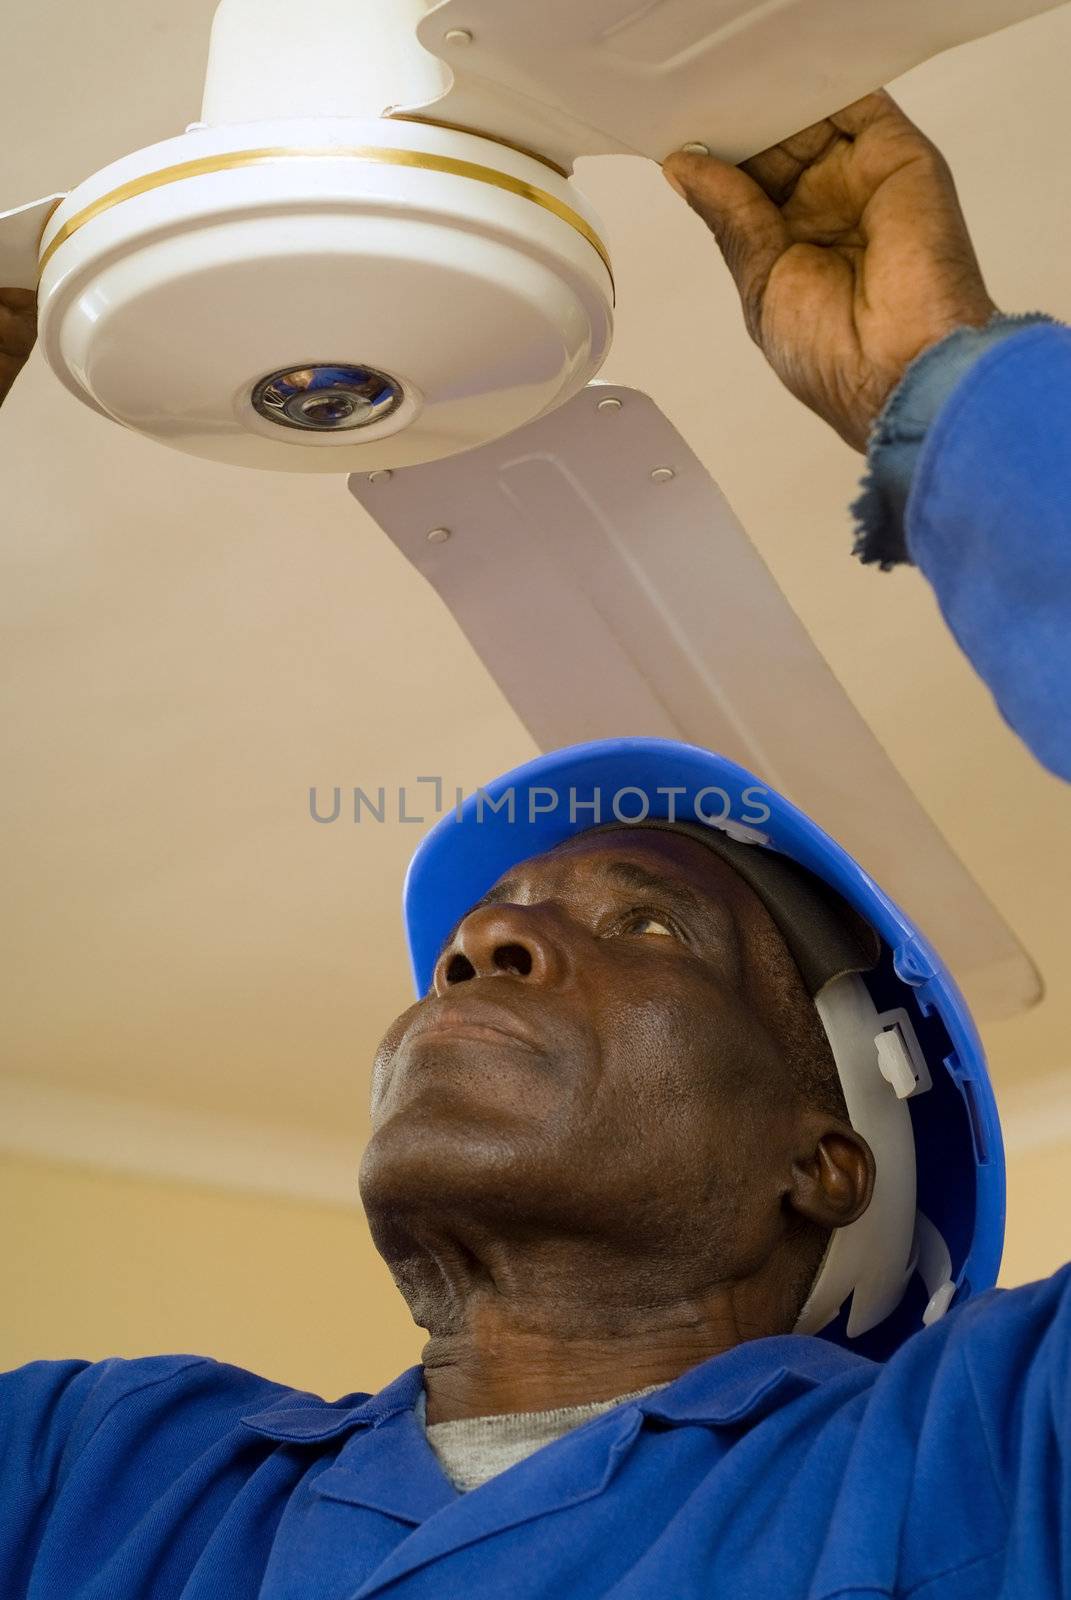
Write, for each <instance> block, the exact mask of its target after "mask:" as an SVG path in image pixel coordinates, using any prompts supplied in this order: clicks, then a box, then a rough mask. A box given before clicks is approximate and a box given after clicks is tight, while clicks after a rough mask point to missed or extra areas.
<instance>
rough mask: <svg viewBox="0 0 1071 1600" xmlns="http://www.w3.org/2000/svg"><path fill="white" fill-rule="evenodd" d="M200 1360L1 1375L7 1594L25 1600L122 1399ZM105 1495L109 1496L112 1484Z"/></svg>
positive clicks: (0, 1578) (0, 1561) (1, 1550)
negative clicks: (49, 1537)
mask: <svg viewBox="0 0 1071 1600" xmlns="http://www.w3.org/2000/svg"><path fill="white" fill-rule="evenodd" d="M204 1364H205V1363H204V1360H203V1358H202V1357H199V1356H149V1357H145V1358H144V1359H142V1360H137V1361H124V1360H120V1359H114V1360H110V1361H98V1362H88V1361H31V1362H30V1363H29V1364H28V1365H27V1366H24V1367H18V1368H16V1369H15V1370H14V1371H13V1372H5V1373H0V1505H2V1506H3V1514H2V1515H0V1595H2V1596H3V1597H4V1600H20V1597H21V1596H23V1595H25V1594H27V1593H28V1592H29V1584H30V1575H31V1573H32V1571H33V1568H34V1562H35V1558H36V1555H37V1551H38V1548H39V1546H40V1544H41V1540H42V1538H43V1536H44V1533H45V1528H46V1525H47V1523H48V1520H49V1517H50V1516H51V1514H52V1511H53V1508H54V1506H55V1505H56V1503H57V1501H58V1499H59V1498H60V1496H61V1495H62V1494H63V1491H64V1488H65V1486H66V1485H67V1484H68V1483H69V1482H70V1480H71V1476H72V1473H75V1472H76V1471H77V1466H78V1461H79V1458H80V1457H81V1455H82V1453H83V1451H84V1450H85V1448H86V1446H87V1445H88V1443H89V1441H90V1440H91V1439H92V1438H93V1436H94V1435H95V1434H96V1433H97V1431H98V1429H99V1428H100V1427H101V1425H102V1424H103V1423H104V1422H105V1419H106V1418H107V1417H108V1415H109V1413H110V1412H111V1411H112V1409H113V1408H114V1406H115V1405H117V1404H118V1402H119V1401H120V1400H122V1399H124V1398H126V1397H127V1396H130V1395H132V1394H136V1393H139V1392H142V1391H144V1390H145V1389H147V1388H150V1387H151V1386H153V1385H156V1384H160V1383H164V1382H167V1381H168V1380H170V1379H172V1378H174V1377H175V1376H176V1375H177V1374H178V1373H180V1372H183V1371H186V1370H187V1369H188V1368H190V1367H191V1366H200V1365H204ZM102 1492H103V1493H105V1494H107V1492H108V1490H107V1486H104V1488H103V1490H102Z"/></svg>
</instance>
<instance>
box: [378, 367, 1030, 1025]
mask: <svg viewBox="0 0 1071 1600" xmlns="http://www.w3.org/2000/svg"><path fill="white" fill-rule="evenodd" d="M349 486H350V490H351V492H352V493H353V494H354V496H355V497H356V499H357V500H358V501H359V502H360V503H361V505H362V506H364V507H365V509H366V510H367V511H368V512H369V513H370V514H371V515H372V516H373V517H374V518H375V520H376V521H377V522H378V523H379V525H380V526H381V527H382V528H383V529H384V531H385V532H386V533H387V535H388V536H389V538H390V539H391V540H392V541H393V542H394V544H396V545H397V547H398V548H399V550H401V551H402V553H403V554H404V555H405V556H406V557H407V558H408V559H409V560H410V561H411V562H412V563H413V565H414V566H415V567H416V568H417V570H418V571H419V572H421V573H423V575H424V576H425V577H426V578H427V579H428V581H429V582H430V583H431V584H432V586H433V587H434V588H435V589H436V590H437V592H438V593H439V595H440V596H441V597H442V599H443V600H444V601H445V602H446V605H447V606H448V607H449V609H450V611H452V612H453V614H454V617H455V618H456V620H457V622H458V624H459V625H460V627H461V629H462V631H463V632H464V633H465V634H466V636H467V637H468V639H469V641H470V642H471V644H472V645H473V647H474V649H475V650H476V652H477V654H478V655H479V656H480V658H481V659H482V660H483V662H484V664H485V665H486V666H487V668H488V670H489V671H490V672H491V674H492V675H493V676H494V678H495V679H496V680H497V682H498V684H499V686H500V688H501V689H502V691H503V693H504V694H505V696H506V698H507V699H508V700H509V702H510V704H511V705H512V706H513V708H514V710H515V711H516V712H517V714H518V716H519V717H520V718H521V720H522V722H524V724H525V725H526V727H527V728H528V729H529V731H530V732H531V734H532V736H533V738H534V739H535V740H536V741H537V742H538V743H539V744H540V745H541V746H542V747H543V748H544V749H553V748H555V747H557V746H559V745H565V744H573V743H576V742H578V741H582V740H587V739H599V738H610V737H619V736H621V735H623V734H642V735H653V736H660V737H663V738H670V739H683V740H686V741H688V742H690V743H692V744H698V745H705V746H707V747H708V748H711V749H715V750H718V751H719V752H721V753H722V754H724V755H726V756H729V757H730V758H731V759H732V760H734V761H738V762H740V763H741V764H742V765H743V766H745V767H747V768H750V769H751V770H753V771H754V772H756V773H757V774H758V775H759V777H760V778H761V779H762V781H764V782H768V783H770V784H771V785H772V786H773V787H775V788H777V789H780V790H782V791H783V792H784V793H785V794H787V795H788V796H789V798H790V799H792V800H793V801H794V802H795V803H796V804H797V805H799V806H801V807H802V808H803V810H804V811H806V812H808V813H809V814H810V815H811V816H812V817H814V819H815V820H816V821H817V822H818V823H820V824H821V826H822V827H824V828H825V829H826V830H827V831H828V832H829V833H831V834H832V835H833V836H834V837H835V838H836V839H838V840H839V841H840V843H841V844H842V845H844V847H845V848H846V849H847V850H849V851H851V853H852V854H853V855H854V856H855V857H856V858H857V859H858V860H859V861H860V862H861V863H862V864H863V866H864V867H865V868H866V869H867V871H868V872H870V873H871V874H872V875H873V876H874V877H875V878H876V879H877V881H878V882H879V883H880V884H882V885H883V887H884V888H885V889H886V890H887V891H888V892H889V893H890V894H891V895H892V896H893V898H894V899H896V900H897V901H899V903H900V904H901V905H902V906H903V907H904V909H905V910H906V911H907V912H908V914H909V915H911V916H913V917H914V918H916V920H917V921H918V923H919V924H920V926H921V927H922V928H923V930H924V931H925V932H926V934H927V935H928V937H929V938H930V939H931V940H932V941H933V943H934V945H935V946H936V948H937V949H938V950H939V951H940V952H941V954H942V956H943V957H944V959H945V960H946V961H947V962H948V963H949V965H950V966H951V968H952V970H953V972H954V973H955V975H956V978H957V980H958V981H959V983H960V984H961V986H962V987H963V989H964V991H965V992H966V994H967V995H968V997H969V998H970V999H971V1001H972V1002H973V1004H974V1005H975V1007H976V1008H977V1010H978V1012H979V1013H980V1014H981V1015H983V1016H986V1017H1005V1016H1011V1015H1014V1014H1015V1013H1016V1012H1018V1011H1021V1010H1023V1009H1025V1008H1026V1007H1027V1006H1030V1005H1031V1004H1033V1003H1034V1002H1035V1001H1036V1000H1037V999H1039V998H1040V993H1041V987H1040V981H1039V978H1038V974H1037V972H1036V970H1035V968H1034V966H1033V963H1032V962H1031V960H1030V957H1029V956H1028V955H1027V954H1026V952H1025V951H1024V950H1023V948H1022V947H1021V945H1020V944H1019V943H1018V941H1017V940H1016V938H1015V936H1014V935H1013V934H1012V932H1011V930H1010V929H1009V928H1008V926H1007V925H1006V923H1005V922H1004V921H1003V919H1002V918H1001V916H1000V915H999V913H998V912H997V911H996V910H995V908H994V907H993V906H992V905H991V904H990V902H989V901H988V900H987V899H986V897H985V895H984V894H983V892H982V890H981V889H980V888H979V887H978V885H977V884H976V883H975V882H974V880H973V879H972V878H971V877H970V875H969V874H968V872H967V870H966V868H965V867H964V866H963V864H962V862H961V861H960V860H959V859H958V858H957V856H956V855H955V854H954V853H953V851H952V849H951V848H950V846H949V845H948V843H947V842H946V840H945V839H944V838H943V837H942V835H941V834H940V833H939V832H938V830H937V828H936V826H935V824H934V823H933V821H932V820H931V819H930V817H929V816H928V815H927V813H926V812H925V811H924V810H923V808H922V806H921V805H920V804H919V802H918V800H916V798H915V796H914V795H913V794H912V792H911V790H910V789H909V788H908V786H907V784H906V783H905V781H904V779H903V778H902V777H901V776H900V774H899V772H898V771H897V770H896V768H895V767H894V766H893V764H892V762H891V761H890V760H889V758H888V756H887V755H886V754H885V752H884V750H883V749H882V748H881V746H880V745H879V743H878V741H877V740H876V739H875V737H874V735H873V734H872V733H871V731H870V729H869V727H868V726H867V724H866V723H865V722H864V721H863V719H862V717H861V716H860V715H859V713H858V711H856V709H855V707H854V706H853V704H852V702H851V701H850V700H849V699H848V696H847V695H846V694H845V692H844V690H843V689H842V688H841V686H840V684H839V683H838V681H837V679H836V678H835V677H834V676H833V673H832V672H831V671H830V669H829V667H828V666H827V665H826V663H825V661H824V660H823V658H822V656H821V655H820V654H819V653H818V651H817V649H816V648H815V646H814V644H813V643H812V642H811V639H810V637H809V635H808V634H807V632H806V631H805V629H804V628H803V626H802V624H801V623H800V621H799V619H798V618H797V616H796V614H795V612H794V611H793V610H792V608H791V607H790V606H789V604H788V602H787V600H786V599H785V598H784V596H783V595H782V593H781V591H780V589H779V588H778V587H777V585H776V583H775V582H774V580H773V578H772V577H771V575H770V573H769V571H768V569H767V568H766V566H765V565H764V563H763V561H762V559H761V558H760V556H759V555H758V553H757V551H756V550H755V548H754V546H753V545H752V544H751V542H750V540H749V539H748V538H747V535H746V534H745V533H744V530H743V528H742V527H741V525H740V523H739V522H738V521H737V519H736V517H735V516H734V515H733V513H732V511H731V509H730V507H729V505H728V504H727V502H726V500H725V498H724V496H723V495H722V494H721V492H720V490H719V489H718V487H717V485H716V484H715V483H714V482H713V480H712V479H711V477H710V475H709V474H708V473H707V471H706V469H705V467H704V466H703V464H702V463H701V462H700V461H699V460H698V458H697V457H696V456H695V455H694V454H693V453H692V451H691V450H690V449H689V448H688V446H687V444H686V443H685V442H684V440H683V439H682V438H681V436H680V434H679V433H677V431H676V429H675V428H673V426H672V425H671V424H670V423H669V422H668V421H667V419H666V418H665V417H664V416H663V415H662V413H661V412H660V411H659V410H658V408H657V406H656V405H655V403H654V401H653V400H651V399H649V398H648V397H647V396H646V395H644V394H642V393H640V392H638V391H637V390H634V389H627V388H620V387H617V386H615V385H611V384H602V383H595V384H591V385H589V386H588V387H587V388H586V389H583V390H581V392H580V393H579V394H578V395H576V396H575V397H574V398H573V399H572V400H569V401H567V402H566V404H565V405H563V406H561V407H560V408H559V409H558V410H556V411H554V412H552V413H550V415H548V416H544V417H541V418H540V419H539V420H538V421H537V422H534V423H532V424H530V425H529V426H528V427H526V428H522V429H520V430H519V431H518V432H516V433H513V434H510V435H509V436H507V437H506V438H504V439H500V440H497V441H495V442H494V443H492V444H488V445H483V446H481V447H480V448H479V449H478V450H473V451H470V452H469V453H468V454H466V455H464V456H460V457H453V458H451V459H449V460H446V461H436V462H433V463H431V464H429V465H427V466H416V467H405V468H402V469H400V470H398V471H396V472H394V473H393V474H390V473H375V474H372V475H368V474H363V473H362V474H354V475H353V476H352V477H351V478H350V480H349ZM436 529H439V530H442V529H448V530H450V536H449V537H446V538H444V537H442V535H441V534H440V537H439V539H437V540H429V537H428V534H429V531H431V530H436Z"/></svg>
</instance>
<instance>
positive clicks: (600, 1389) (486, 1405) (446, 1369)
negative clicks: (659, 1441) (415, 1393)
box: [424, 1297, 748, 1424]
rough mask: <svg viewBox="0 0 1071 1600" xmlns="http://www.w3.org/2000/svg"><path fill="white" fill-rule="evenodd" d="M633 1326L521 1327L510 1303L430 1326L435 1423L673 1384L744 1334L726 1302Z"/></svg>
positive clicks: (642, 1319)
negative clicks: (455, 1326) (602, 1330)
mask: <svg viewBox="0 0 1071 1600" xmlns="http://www.w3.org/2000/svg"><path fill="white" fill-rule="evenodd" d="M660 1309H661V1316H658V1317H656V1316H655V1315H653V1314H652V1312H651V1311H649V1310H648V1311H645V1312H644V1313H642V1315H639V1316H637V1318H636V1324H635V1326H634V1327H632V1328H631V1329H629V1328H625V1327H619V1328H617V1329H616V1330H615V1331H614V1332H613V1333H612V1334H610V1335H608V1336H605V1337H599V1336H594V1335H592V1334H591V1333H590V1332H589V1331H585V1332H583V1333H580V1332H576V1331H574V1330H572V1329H571V1328H570V1327H569V1319H568V1318H567V1317H561V1318H560V1319H559V1326H558V1327H557V1328H549V1327H546V1326H541V1327H539V1328H533V1327H531V1326H524V1325H523V1323H521V1322H519V1321H518V1320H517V1319H516V1318H515V1317H514V1316H513V1315H511V1313H510V1309H509V1308H504V1307H501V1306H499V1307H496V1308H494V1309H489V1308H487V1307H481V1308H480V1309H479V1310H477V1311H475V1312H474V1315H473V1316H472V1318H471V1319H470V1321H469V1325H468V1326H467V1327H466V1328H465V1330H464V1331H463V1332H460V1333H450V1334H445V1335H438V1336H437V1335H435V1334H433V1335H432V1336H431V1338H430V1339H429V1340H428V1343H427V1345H426V1346H425V1349H424V1388H425V1391H426V1394H427V1420H428V1422H429V1423H433V1424H434V1423H437V1422H453V1421H457V1420H459V1419H461V1418H467V1417H485V1416H496V1415H500V1414H502V1413H505V1412H520V1411H547V1410H550V1409H552V1408H555V1407H558V1406H574V1405H587V1404H592V1403H594V1402H596V1401H599V1400H612V1399H614V1398H616V1397H617V1396H618V1395H622V1394H631V1393H634V1392H636V1391H637V1390H640V1389H646V1388H649V1387H651V1386H652V1385H654V1384H662V1383H671V1382H672V1381H673V1379H674V1378H678V1377H680V1375H681V1374H682V1373H683V1372H687V1371H688V1370H689V1368H691V1367H694V1366H697V1365H698V1364H699V1363H700V1362H701V1361H706V1360H707V1359H708V1358H709V1357H711V1356H713V1355H718V1354H720V1353H721V1352H722V1351H724V1350H728V1349H731V1348H732V1347H733V1346H734V1345H736V1344H738V1343H740V1341H741V1339H742V1338H745V1337H748V1335H747V1334H744V1333H742V1332H741V1330H740V1328H739V1327H738V1326H737V1324H736V1322H735V1319H734V1318H733V1316H732V1313H731V1308H730V1307H728V1306H727V1305H726V1304H725V1303H724V1302H723V1301H721V1300H720V1297H719V1302H718V1303H714V1304H709V1305H706V1306H700V1305H696V1304H694V1303H691V1304H687V1305H680V1306H676V1307H663V1308H660Z"/></svg>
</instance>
